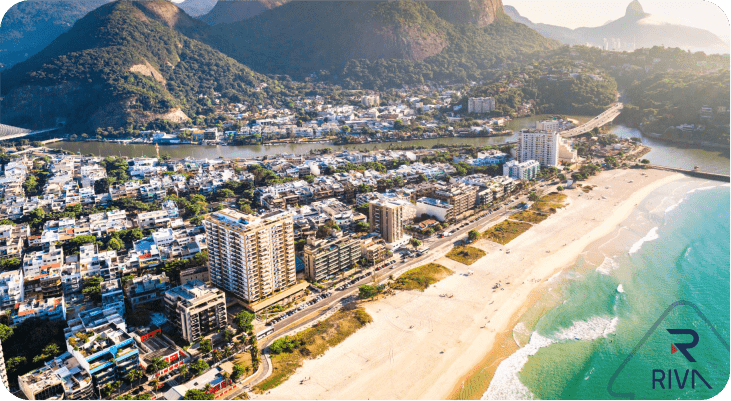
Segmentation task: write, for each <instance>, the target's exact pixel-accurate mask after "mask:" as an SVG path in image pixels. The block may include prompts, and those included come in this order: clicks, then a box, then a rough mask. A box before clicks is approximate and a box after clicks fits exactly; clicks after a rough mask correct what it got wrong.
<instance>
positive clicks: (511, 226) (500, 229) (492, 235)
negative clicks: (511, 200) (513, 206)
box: [484, 220, 532, 245]
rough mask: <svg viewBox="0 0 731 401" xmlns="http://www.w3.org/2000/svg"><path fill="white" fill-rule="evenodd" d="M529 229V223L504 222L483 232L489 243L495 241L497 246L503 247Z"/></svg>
mask: <svg viewBox="0 0 731 401" xmlns="http://www.w3.org/2000/svg"><path fill="white" fill-rule="evenodd" d="M531 227H532V225H531V224H530V223H526V222H522V221H512V220H505V221H503V222H501V223H500V224H496V225H494V226H492V227H490V229H488V230H487V231H485V234H484V236H485V237H487V238H488V239H490V240H491V241H495V242H497V243H498V244H503V245H505V244H507V243H508V242H510V241H512V240H514V239H515V238H517V237H518V236H519V235H520V234H523V233H524V232H526V231H528V229H529V228H531Z"/></svg>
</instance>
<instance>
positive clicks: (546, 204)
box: [531, 192, 566, 214]
mask: <svg viewBox="0 0 731 401" xmlns="http://www.w3.org/2000/svg"><path fill="white" fill-rule="evenodd" d="M565 201H566V195H564V194H560V193H558V192H551V193H550V194H548V195H545V196H542V197H540V198H539V199H538V200H537V201H535V202H534V203H533V206H531V210H534V211H536V212H540V213H548V214H553V213H556V209H559V208H562V207H563V206H564V202H565Z"/></svg>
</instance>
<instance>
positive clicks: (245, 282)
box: [205, 209, 297, 303]
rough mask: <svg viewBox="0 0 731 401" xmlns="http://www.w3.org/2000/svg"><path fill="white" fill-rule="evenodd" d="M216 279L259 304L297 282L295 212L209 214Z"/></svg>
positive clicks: (208, 230)
mask: <svg viewBox="0 0 731 401" xmlns="http://www.w3.org/2000/svg"><path fill="white" fill-rule="evenodd" d="M205 227H206V242H207V244H208V266H209V270H210V276H211V282H212V283H213V284H214V285H215V286H216V287H218V288H220V289H222V290H224V291H228V292H230V293H232V294H233V295H235V296H237V297H239V298H241V299H243V300H245V301H246V302H247V303H254V302H257V301H261V300H263V299H266V298H268V297H269V296H271V295H274V294H275V293H278V292H280V291H282V290H285V289H287V288H289V287H292V286H294V285H295V284H296V283H297V280H296V272H295V258H294V229H293V218H292V215H291V214H289V213H287V212H285V211H273V212H270V213H267V214H264V215H262V216H254V215H248V214H244V213H241V212H238V211H236V210H233V209H223V210H220V211H218V212H215V213H211V214H210V215H208V216H207V217H206V220H205Z"/></svg>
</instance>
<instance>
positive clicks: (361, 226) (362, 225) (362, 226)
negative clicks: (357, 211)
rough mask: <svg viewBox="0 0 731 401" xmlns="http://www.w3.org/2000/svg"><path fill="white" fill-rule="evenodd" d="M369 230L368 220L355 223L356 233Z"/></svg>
mask: <svg viewBox="0 0 731 401" xmlns="http://www.w3.org/2000/svg"><path fill="white" fill-rule="evenodd" d="M370 230H371V225H370V224H368V222H365V221H359V222H357V223H356V224H355V232H357V233H367V232H369V231H370Z"/></svg>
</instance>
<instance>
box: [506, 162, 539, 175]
mask: <svg viewBox="0 0 731 401" xmlns="http://www.w3.org/2000/svg"><path fill="white" fill-rule="evenodd" d="M540 169H541V165H540V164H539V163H538V162H537V161H535V160H527V161H524V162H523V163H518V162H517V161H516V160H511V161H509V162H507V163H505V164H503V175H505V176H508V177H510V178H512V179H514V180H532V179H534V178H536V175H538V172H539V171H540Z"/></svg>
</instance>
